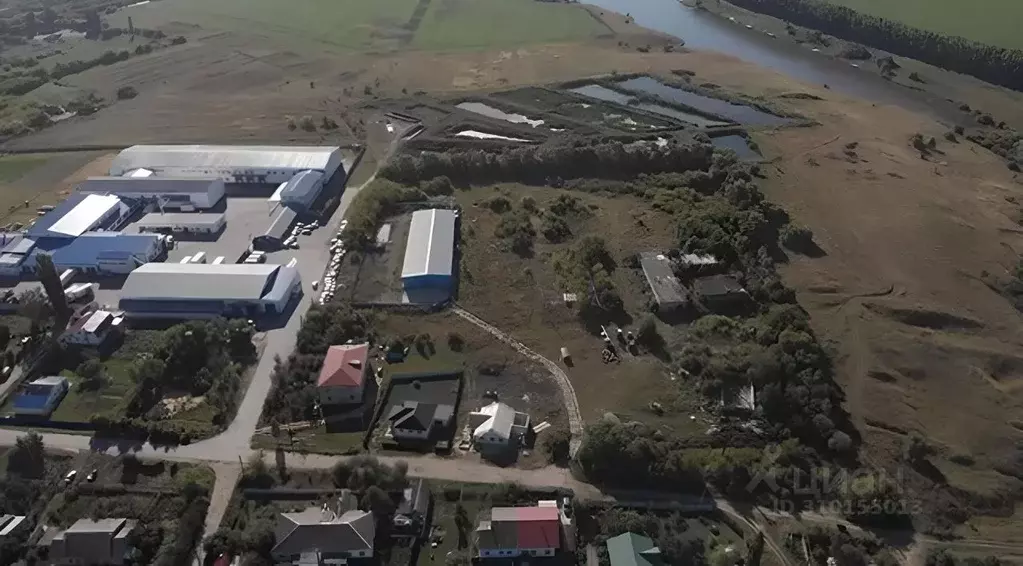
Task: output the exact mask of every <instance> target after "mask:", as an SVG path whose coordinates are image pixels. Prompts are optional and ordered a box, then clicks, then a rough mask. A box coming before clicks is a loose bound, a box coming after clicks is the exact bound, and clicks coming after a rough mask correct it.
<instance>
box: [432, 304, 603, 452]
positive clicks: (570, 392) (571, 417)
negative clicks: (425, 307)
mask: <svg viewBox="0 0 1023 566" xmlns="http://www.w3.org/2000/svg"><path fill="white" fill-rule="evenodd" d="M452 310H453V311H454V313H455V314H457V315H458V316H460V317H462V318H464V319H465V320H467V321H469V322H471V323H473V324H475V325H476V326H478V327H480V328H481V329H483V330H485V331H487V332H489V333H490V334H492V335H493V336H494V337H495V338H497V339H498V340H500V341H502V342H504V343H505V344H508V345H509V346H511V347H512V348H515V350H517V351H518V352H519V353H520V354H522V355H523V356H526V357H527V358H529V359H531V360H533V361H535V362H539V363H540V364H543V366H544V367H545V368H547V370H548V371H550V372H551V374H552V375H553V376H554V381H555V383H557V385H558V388H559V389H561V397H562V398H563V399H564V400H565V408H566V409H568V428H569V430H570V431H571V433H572V441H571V443H570V445H569V446H570V447H569V454H571V455H572V456H575V453H576V451H578V450H579V446H581V445H582V441H583V417H582V414H581V413H580V411H579V401H578V400H577V399H576V396H575V388H574V387H572V382H571V381H569V379H568V375H566V374H565V372H564V371H563V370H562V369H561V368H560V367H558V364H556V363H554V362H552V361H551V360H549V359H547V358H545V357H543V356H541V355H540V354H538V353H536V352H534V351H533V350H530V349H529V348H528V347H526V345H525V344H523V343H522V342H519V341H518V340H516V339H514V338H512V337H511V336H509V335H507V334H505V333H504V332H502V331H501V329H500V328H497V327H496V326H494V325H492V324H489V323H488V322H486V321H484V320H483V319H481V318H480V317H478V316H476V315H474V314H472V313H470V312H469V311H467V310H465V309H463V308H461V307H458V306H456V307H455V308H454V309H452Z"/></svg>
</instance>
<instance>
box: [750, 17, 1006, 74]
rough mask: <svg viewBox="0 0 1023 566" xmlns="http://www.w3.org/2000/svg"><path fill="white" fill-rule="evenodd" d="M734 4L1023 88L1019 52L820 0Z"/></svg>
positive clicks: (938, 65)
mask: <svg viewBox="0 0 1023 566" xmlns="http://www.w3.org/2000/svg"><path fill="white" fill-rule="evenodd" d="M730 1H731V2H732V3H733V4H735V5H736V6H739V7H742V8H745V9H747V10H752V11H754V12H759V13H762V14H767V15H770V16H774V17H776V18H780V19H783V20H786V21H789V22H792V23H794V24H797V25H800V26H803V27H807V28H811V29H815V30H820V31H822V32H824V33H827V34H830V35H833V36H835V37H838V38H841V39H844V40H847V41H855V42H858V43H863V44H866V45H869V46H871V47H874V48H877V49H883V50H885V51H888V52H891V53H895V54H896V55H902V56H903V57H909V58H911V59H917V60H919V61H923V62H924V63H929V64H931V65H934V66H936V67H941V68H943V69H948V70H950V71H955V72H957V73H963V74H966V75H971V76H974V77H976V78H978V79H981V80H984V81H987V82H989V83H993V84H996V85H1001V86H1004V87H1008V88H1011V89H1014V90H1023V51H1021V50H1019V49H1006V48H1003V47H995V46H992V45H985V44H983V43H978V42H976V41H971V40H969V39H966V38H963V37H959V36H952V35H945V34H940V33H935V32H931V31H926V30H921V29H918V28H914V27H910V26H908V25H906V24H904V23H902V22H898V21H895V20H889V19H885V18H880V17H877V16H873V15H870V14H863V13H861V12H857V11H855V10H852V9H850V8H847V7H845V6H838V5H835V4H831V3H828V2H822V1H820V0H730Z"/></svg>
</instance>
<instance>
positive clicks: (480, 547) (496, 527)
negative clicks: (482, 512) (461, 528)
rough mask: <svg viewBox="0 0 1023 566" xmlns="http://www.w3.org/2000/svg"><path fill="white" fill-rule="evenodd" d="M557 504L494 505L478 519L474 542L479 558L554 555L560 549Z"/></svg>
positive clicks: (559, 522) (559, 513) (559, 517)
mask: <svg viewBox="0 0 1023 566" xmlns="http://www.w3.org/2000/svg"><path fill="white" fill-rule="evenodd" d="M561 524H562V523H561V511H560V510H559V509H558V508H557V506H539V505H537V506H535V507H494V508H493V509H491V510H490V519H489V520H483V521H480V523H479V525H478V526H477V527H476V531H475V533H474V534H475V545H476V551H477V555H478V556H479V557H480V558H517V557H520V556H534V557H539V556H554V555H555V553H557V552H558V551H559V550H560V549H561V548H562V538H561Z"/></svg>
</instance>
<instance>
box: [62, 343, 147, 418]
mask: <svg viewBox="0 0 1023 566" xmlns="http://www.w3.org/2000/svg"><path fill="white" fill-rule="evenodd" d="M103 367H104V368H105V369H106V375H107V381H106V384H104V385H103V387H101V388H100V389H98V390H96V391H83V390H81V388H79V387H78V384H79V382H80V381H81V380H80V379H79V378H78V376H77V375H75V372H74V371H73V370H69V369H68V370H64V371H62V372H61V375H64V376H66V377H67V378H68V380H69V381H70V382H71V389H70V390H69V391H68V393H67V396H65V397H64V400H63V401H61V403H60V405H59V406H58V407H57V410H55V411H54V412H53V417H52V418H53V420H57V421H78V422H87V421H88V420H89V417H91V416H92V415H94V414H96V413H101V412H107V411H112V410H114V409H115V408H117V406H118V404H119V403H121V401H122V400H123V399H124V397H125V396H127V395H128V393H129V392H131V390H132V388H133V387H134V386H135V383H134V382H133V381H132V378H131V373H130V370H131V362H129V361H127V360H124V359H120V358H110V359H108V360H107V361H105V362H103Z"/></svg>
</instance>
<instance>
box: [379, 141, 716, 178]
mask: <svg viewBox="0 0 1023 566" xmlns="http://www.w3.org/2000/svg"><path fill="white" fill-rule="evenodd" d="M711 151H712V147H711V146H710V145H709V144H708V145H705V144H683V143H677V142H674V143H669V144H667V145H665V146H663V147H660V146H657V145H656V144H653V143H641V144H628V143H624V142H620V141H599V140H598V141H595V142H593V143H587V141H579V140H576V141H575V142H573V143H571V144H566V145H553V144H544V145H539V146H527V147H517V148H513V149H507V150H504V151H498V150H484V149H473V150H470V151H450V152H444V153H439V152H433V151H424V152H421V153H420V154H418V155H411V154H407V153H403V154H399V155H397V156H395V157H394V158H393V159H391V161H390V162H388V164H387V165H385V166H384V167H383V168H381V170H380V175H381V176H382V177H384V178H386V179H390V180H392V181H395V182H398V183H404V184H414V183H416V182H418V181H419V180H421V179H432V178H434V177H438V176H441V175H445V176H447V177H449V178H450V179H451V180H452V181H453V182H455V183H477V184H484V183H493V182H498V181H519V182H524V183H534V184H536V183H539V184H543V183H546V182H547V181H549V180H552V179H561V178H565V179H577V178H583V177H597V178H603V179H627V178H630V177H634V176H636V175H638V174H640V173H657V172H662V171H680V170H681V171H684V170H690V169H701V168H705V167H706V166H707V165H709V161H710V156H711Z"/></svg>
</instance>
